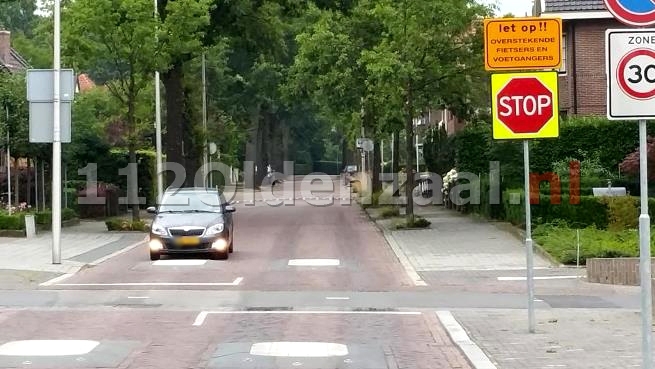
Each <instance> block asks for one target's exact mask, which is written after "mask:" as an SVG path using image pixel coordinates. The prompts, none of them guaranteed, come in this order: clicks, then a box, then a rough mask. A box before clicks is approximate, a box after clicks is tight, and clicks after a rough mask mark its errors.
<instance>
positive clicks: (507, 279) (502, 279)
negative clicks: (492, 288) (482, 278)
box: [498, 275, 582, 281]
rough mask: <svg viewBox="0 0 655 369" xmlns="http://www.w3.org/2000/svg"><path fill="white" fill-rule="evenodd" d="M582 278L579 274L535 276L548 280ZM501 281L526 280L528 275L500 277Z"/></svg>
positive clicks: (537, 278) (536, 278) (538, 278)
mask: <svg viewBox="0 0 655 369" xmlns="http://www.w3.org/2000/svg"><path fill="white" fill-rule="evenodd" d="M578 278H582V277H581V276H578V275H554V276H549V277H534V279H535V280H547V279H578ZM498 280H499V281H525V280H526V277H498Z"/></svg>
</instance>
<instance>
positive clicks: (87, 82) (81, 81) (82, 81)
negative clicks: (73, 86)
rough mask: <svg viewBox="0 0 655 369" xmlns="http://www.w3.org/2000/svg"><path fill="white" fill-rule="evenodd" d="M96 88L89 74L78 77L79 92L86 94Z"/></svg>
mask: <svg viewBox="0 0 655 369" xmlns="http://www.w3.org/2000/svg"><path fill="white" fill-rule="evenodd" d="M95 86H96V84H95V82H93V80H92V79H91V77H89V75H88V74H80V75H79V76H78V77H77V87H78V89H79V92H85V91H88V90H91V89H93V88H94V87H95Z"/></svg>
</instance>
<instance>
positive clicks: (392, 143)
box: [391, 133, 396, 174]
mask: <svg viewBox="0 0 655 369" xmlns="http://www.w3.org/2000/svg"><path fill="white" fill-rule="evenodd" d="M395 139H396V134H395V133H392V134H391V173H392V174H395V173H396V172H395V170H396V168H394V167H393V159H394V158H393V156H394V152H393V148H394V147H395Z"/></svg>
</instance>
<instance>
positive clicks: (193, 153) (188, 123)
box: [182, 88, 205, 187]
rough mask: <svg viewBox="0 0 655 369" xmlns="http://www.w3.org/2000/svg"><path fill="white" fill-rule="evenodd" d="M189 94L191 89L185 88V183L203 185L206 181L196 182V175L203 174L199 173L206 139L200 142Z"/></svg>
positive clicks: (186, 184)
mask: <svg viewBox="0 0 655 369" xmlns="http://www.w3.org/2000/svg"><path fill="white" fill-rule="evenodd" d="M187 96H191V91H190V90H189V89H188V88H187V89H185V93H184V100H183V101H184V112H185V114H183V115H182V129H183V131H184V136H183V137H184V150H183V153H184V159H185V161H184V168H185V169H186V178H185V179H184V185H185V186H189V187H192V186H200V187H203V186H204V185H205V184H204V181H200V183H195V182H196V175H198V178H200V176H201V175H202V174H199V172H200V170H201V165H202V164H201V163H202V161H203V159H202V154H203V146H204V141H203V142H198V140H197V139H196V138H197V134H196V130H195V129H194V127H195V124H194V123H193V122H194V120H193V119H190V117H193V116H194V114H193V105H192V104H190V103H187V99H186V97H187Z"/></svg>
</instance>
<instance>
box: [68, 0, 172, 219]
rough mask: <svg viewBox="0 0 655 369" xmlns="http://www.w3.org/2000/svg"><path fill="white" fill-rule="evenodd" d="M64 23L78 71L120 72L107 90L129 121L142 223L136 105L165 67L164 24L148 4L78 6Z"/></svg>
mask: <svg viewBox="0 0 655 369" xmlns="http://www.w3.org/2000/svg"><path fill="white" fill-rule="evenodd" d="M62 19H64V20H65V25H64V26H63V27H62V29H63V38H64V40H65V42H64V45H65V49H64V54H65V55H66V56H67V57H68V60H69V62H70V64H71V65H73V66H74V68H75V69H78V70H79V69H82V70H88V69H89V68H91V67H93V66H96V65H98V64H99V63H102V62H110V63H112V65H113V66H114V70H113V72H114V79H113V80H112V81H110V82H108V83H107V87H108V88H109V91H110V93H111V95H112V97H113V98H114V99H116V101H117V102H118V103H119V104H120V106H121V110H122V114H123V115H124V118H125V123H126V127H127V139H126V140H127V146H128V149H129V157H130V165H131V167H130V175H129V176H128V198H129V203H130V205H131V208H132V219H133V220H135V221H136V220H139V219H140V217H139V212H140V211H139V202H138V183H137V172H136V165H137V162H136V150H137V146H138V144H139V127H138V126H137V120H136V109H137V106H136V104H137V99H138V98H139V95H140V94H141V92H142V91H143V89H144V88H145V86H146V85H147V84H148V83H149V77H150V75H151V74H152V73H154V70H155V68H156V67H158V66H160V65H161V64H159V65H158V62H160V63H161V58H159V57H158V54H159V50H158V49H157V48H156V45H155V43H154V34H155V30H156V29H157V26H158V23H157V22H156V19H155V18H154V17H153V9H152V4H151V3H150V2H149V1H145V0H77V1H74V2H73V3H72V4H70V6H69V7H67V8H66V9H65V10H64V12H63V14H62Z"/></svg>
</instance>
